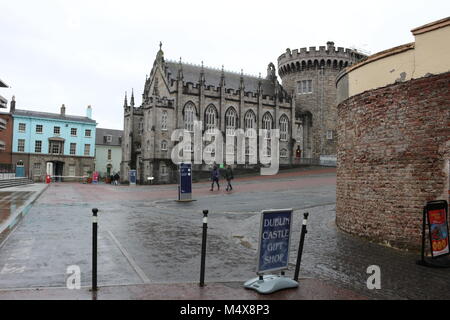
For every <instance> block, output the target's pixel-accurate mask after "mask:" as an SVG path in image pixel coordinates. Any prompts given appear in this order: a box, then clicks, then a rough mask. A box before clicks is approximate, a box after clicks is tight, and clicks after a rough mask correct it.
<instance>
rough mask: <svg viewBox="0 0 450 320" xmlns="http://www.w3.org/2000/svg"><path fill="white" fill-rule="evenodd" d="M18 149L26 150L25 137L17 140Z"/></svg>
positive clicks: (19, 150)
mask: <svg viewBox="0 0 450 320" xmlns="http://www.w3.org/2000/svg"><path fill="white" fill-rule="evenodd" d="M17 151H18V152H25V139H19V140H18V141H17Z"/></svg>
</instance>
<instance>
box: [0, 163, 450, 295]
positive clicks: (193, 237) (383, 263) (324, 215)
mask: <svg viewBox="0 0 450 320" xmlns="http://www.w3.org/2000/svg"><path fill="white" fill-rule="evenodd" d="M335 183H336V174H335V170H334V169H331V168H325V169H314V170H306V171H292V172H284V173H281V174H279V175H277V176H274V177H262V176H258V177H246V178H241V179H236V180H235V181H234V191H233V192H230V193H227V192H225V190H223V188H224V186H222V189H221V190H220V191H213V192H211V191H209V187H210V185H209V183H196V184H194V187H193V190H194V191H193V192H194V196H193V197H194V199H196V201H193V202H189V203H179V202H176V201H174V200H175V199H176V197H177V186H176V185H164V186H137V187H129V186H112V185H104V184H99V185H91V184H90V185H86V184H76V183H73V184H72V183H56V184H52V185H51V186H50V187H49V188H48V189H47V190H46V191H45V192H44V193H43V194H42V195H41V197H40V198H39V199H38V200H37V201H36V202H35V203H34V205H33V207H32V208H31V209H30V211H29V213H28V214H27V215H26V216H25V217H24V218H23V220H22V221H21V222H20V224H19V226H18V227H17V228H16V229H15V230H14V232H12V233H11V234H10V236H9V237H8V239H7V240H6V241H5V242H4V243H3V244H2V245H1V247H0V289H12V288H35V287H64V286H65V284H66V278H67V267H69V266H71V265H77V266H79V267H80V269H81V272H82V285H83V286H89V285H90V282H91V241H92V235H91V233H92V218H91V217H92V211H91V209H92V208H94V207H96V208H98V209H99V210H100V211H99V250H98V251H99V257H98V278H99V279H98V281H99V285H100V286H114V285H141V284H163V283H193V282H194V283H195V282H198V279H199V270H200V248H201V232H202V217H203V214H202V211H203V210H204V209H207V210H209V219H208V227H209V228H208V243H207V258H206V282H207V283H208V282H210V283H212V282H233V281H238V282H244V281H246V280H248V279H250V278H253V277H255V272H254V270H255V265H256V260H255V259H256V249H257V236H258V229H259V221H260V214H259V212H260V211H261V210H263V209H271V208H294V210H295V211H294V212H295V220H294V225H293V238H292V241H291V243H292V247H291V258H290V263H291V268H290V270H289V271H287V275H289V276H291V275H293V270H294V268H295V259H296V253H297V247H298V242H299V237H300V229H301V222H302V218H303V213H304V212H306V211H308V212H309V213H310V218H309V225H308V234H307V235H306V241H305V248H304V255H303V259H302V266H301V272H300V277H301V278H314V279H321V280H325V281H328V282H330V283H333V284H335V285H337V286H339V287H340V288H345V289H349V290H351V291H353V292H356V293H358V294H361V295H363V296H367V297H370V298H381V299H450V271H449V269H427V268H424V267H420V266H417V265H416V264H415V261H416V260H417V258H418V255H417V253H410V252H405V251H398V250H395V249H391V248H386V247H383V246H380V245H377V244H373V243H370V242H367V241H365V240H361V239H358V238H355V237H352V236H349V235H347V234H344V233H342V232H340V231H339V230H337V228H336V226H335V224H334V219H335ZM370 265H378V266H380V268H381V285H382V288H381V290H368V289H367V286H366V280H367V278H368V276H369V275H368V274H367V273H366V269H367V267H368V266H370ZM236 298H237V299H239V297H236Z"/></svg>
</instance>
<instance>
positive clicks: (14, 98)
mask: <svg viewBox="0 0 450 320" xmlns="http://www.w3.org/2000/svg"><path fill="white" fill-rule="evenodd" d="M14 111H16V97H15V96H12V99H11V102H10V109H9V112H11V113H14Z"/></svg>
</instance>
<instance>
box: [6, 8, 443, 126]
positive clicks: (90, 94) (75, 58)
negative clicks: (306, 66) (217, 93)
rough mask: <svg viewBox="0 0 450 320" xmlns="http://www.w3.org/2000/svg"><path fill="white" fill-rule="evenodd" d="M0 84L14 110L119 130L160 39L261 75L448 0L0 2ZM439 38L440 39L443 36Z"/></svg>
mask: <svg viewBox="0 0 450 320" xmlns="http://www.w3.org/2000/svg"><path fill="white" fill-rule="evenodd" d="M0 12H1V18H0V41H1V50H0V79H2V80H3V81H4V82H6V83H7V84H8V85H9V86H10V88H3V89H0V95H2V96H4V97H5V98H7V99H8V100H10V99H11V97H12V96H13V95H15V97H16V101H17V104H16V107H17V108H19V109H28V110H40V111H47V112H54V113H58V112H59V110H60V106H61V104H63V103H64V104H65V106H66V113H67V114H71V115H85V112H86V111H85V110H86V107H87V105H91V106H92V108H93V118H94V119H95V120H96V121H97V122H98V127H100V128H112V129H123V117H122V116H123V113H122V106H123V98H124V93H125V91H128V92H130V91H131V89H132V88H134V92H135V100H136V104H137V105H139V104H140V103H141V97H142V91H143V86H144V81H145V76H146V75H147V74H149V73H150V70H151V67H152V65H153V61H154V58H155V56H156V53H157V51H158V49H159V42H160V41H162V43H163V46H162V49H163V51H164V55H165V58H166V59H169V60H176V61H178V60H179V58H180V57H182V60H183V61H185V62H190V63H195V64H200V63H201V61H204V64H205V65H206V66H210V67H215V68H220V67H221V66H222V64H223V65H224V66H225V69H226V70H230V71H236V72H239V71H240V70H241V68H242V69H244V73H247V74H252V75H258V73H259V72H261V73H262V74H263V75H264V76H265V73H266V68H267V64H268V63H269V62H273V63H274V64H275V65H276V63H277V58H278V56H279V55H281V54H282V53H283V52H285V50H286V48H291V49H296V48H297V49H298V48H301V47H310V46H317V47H318V46H321V45H325V44H326V42H327V41H329V40H331V41H334V42H335V46H339V47H346V48H350V47H353V48H359V49H363V50H365V51H369V52H370V53H372V54H373V53H376V52H378V51H381V50H385V49H388V48H391V47H394V46H397V45H401V44H404V43H408V42H412V41H414V38H413V36H412V34H411V33H410V30H411V29H413V28H415V27H418V26H421V25H423V24H426V23H429V22H432V21H435V20H438V19H441V18H445V17H447V16H449V15H450V1H448V0H429V1H416V0H407V1H404V0H401V1H399V0H397V1H394V0H389V1H387V0H377V1H362V0H359V1H324V0H322V1H313V0H311V1H300V0H295V1H286V0H278V1H265V0H263V1H261V0H260V1H247V0H245V1H244V0H226V1H212V0H205V1H195V0H191V1H187V0H180V1H178V0H168V1H135V0H127V1H113V0H107V1H106V0H105V1H100V0H88V1H85V0H77V1H75V0H72V1H57V0H54V1H51V0H39V1H31V0H30V1H24V0H15V1H7V0H0ZM446 41H449V39H447V40H446Z"/></svg>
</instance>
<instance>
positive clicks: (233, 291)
mask: <svg viewBox="0 0 450 320" xmlns="http://www.w3.org/2000/svg"><path fill="white" fill-rule="evenodd" d="M367 299H368V298H367V297H365V296H363V295H360V294H356V293H354V292H352V291H350V290H347V289H342V288H339V287H338V286H336V285H335V284H332V283H330V282H325V281H321V280H314V279H299V287H298V288H294V289H286V290H281V291H278V292H275V293H272V294H268V295H263V294H259V293H257V292H256V291H254V290H248V289H245V288H243V287H242V282H224V283H207V284H205V286H204V287H200V286H199V285H198V283H172V284H167V283H165V284H142V285H123V286H105V287H99V289H98V291H97V292H96V293H92V291H91V290H90V288H87V287H82V288H81V289H78V290H77V289H72V290H69V289H67V288H39V289H22V290H0V300H367Z"/></svg>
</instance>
